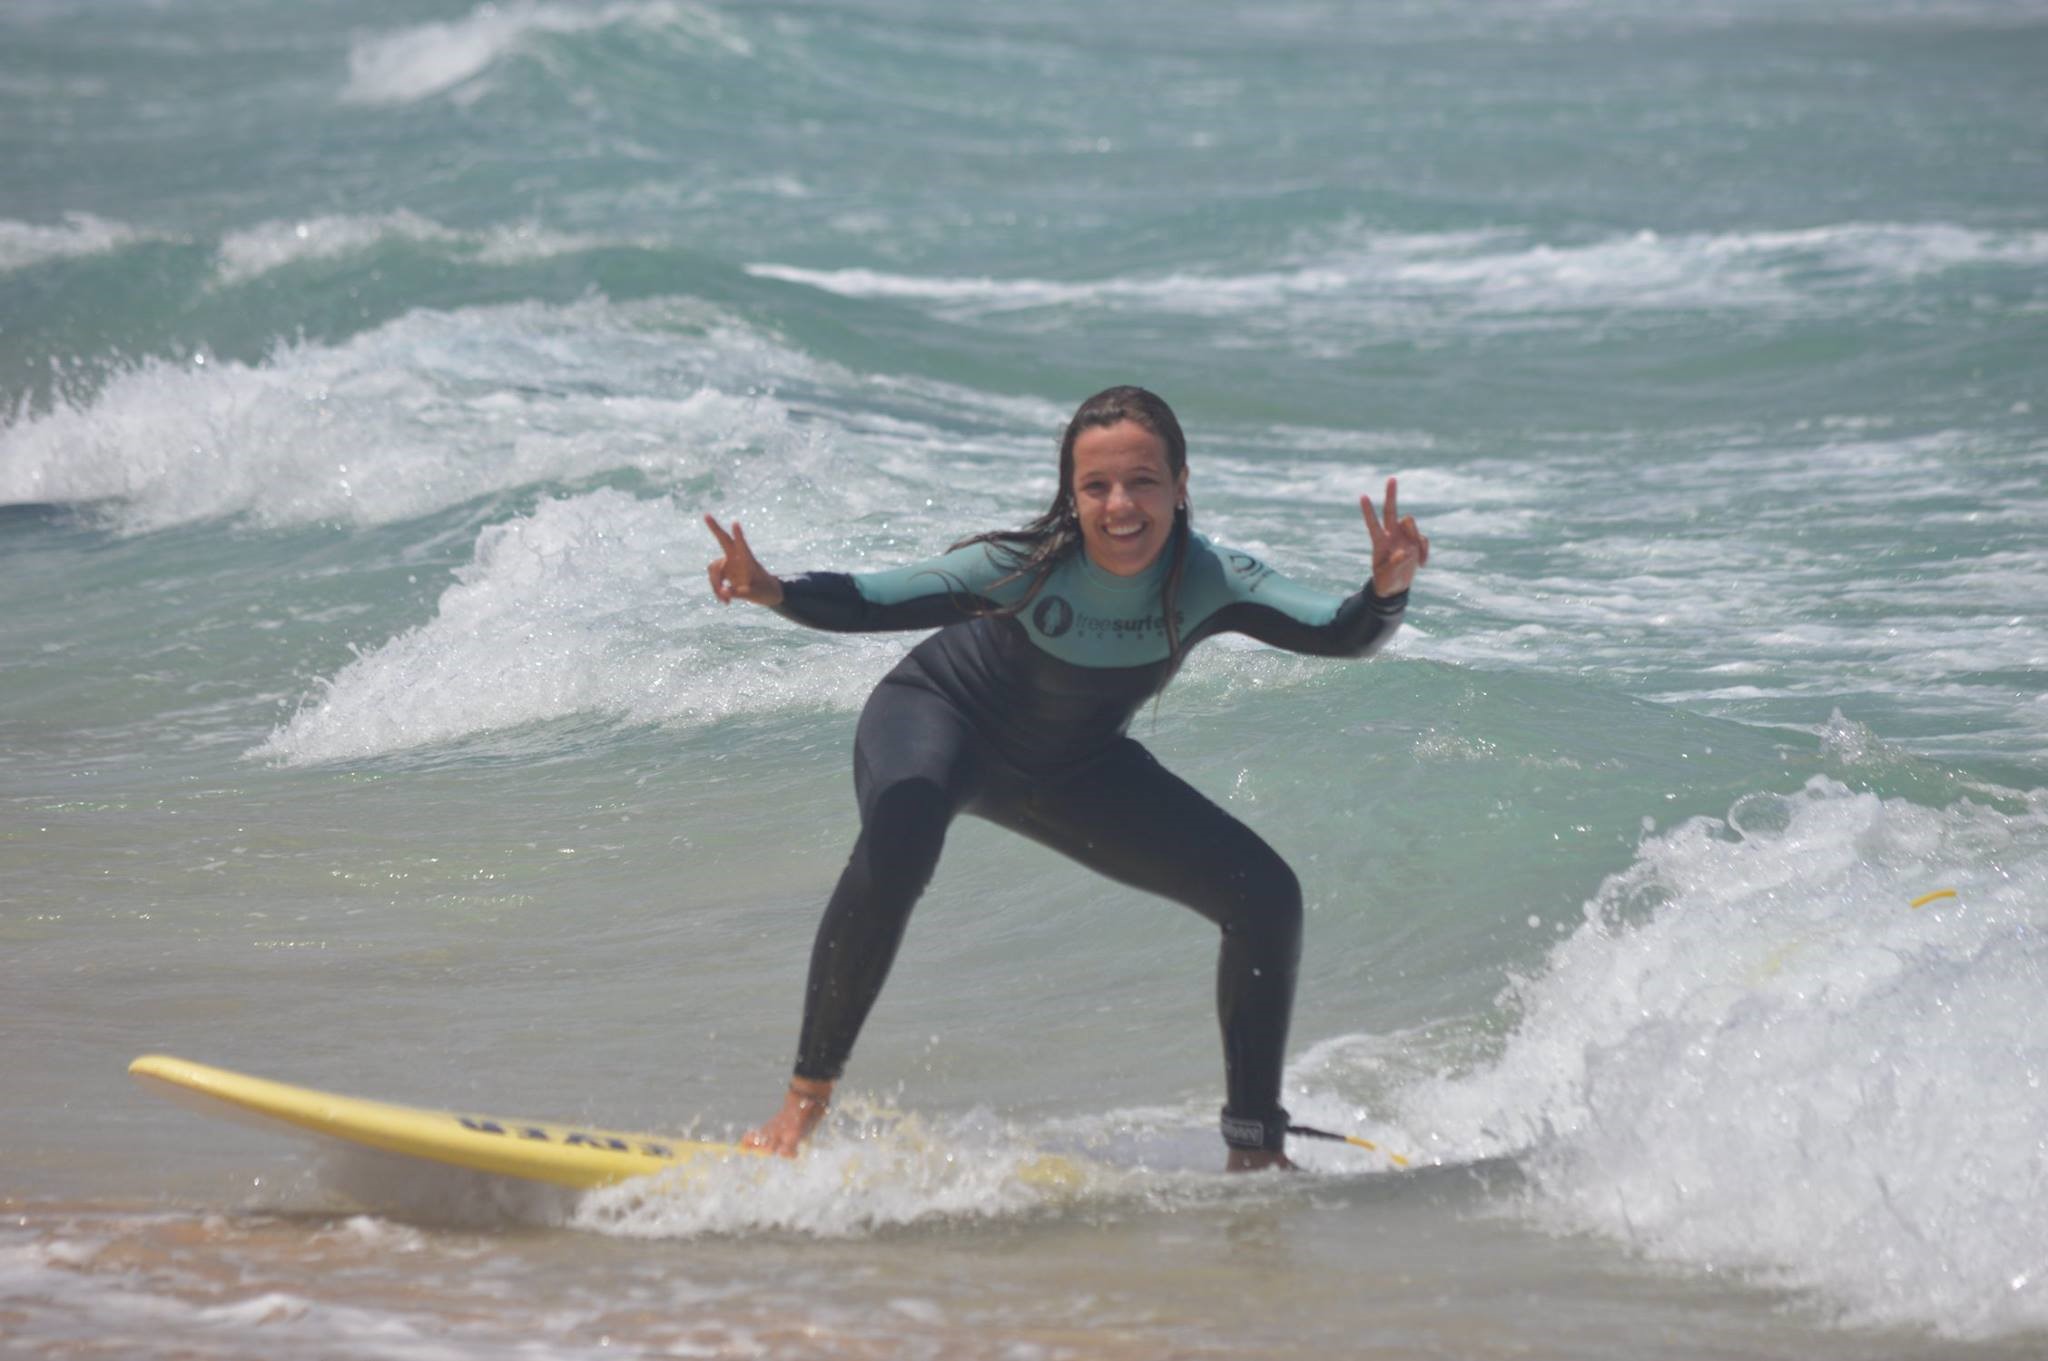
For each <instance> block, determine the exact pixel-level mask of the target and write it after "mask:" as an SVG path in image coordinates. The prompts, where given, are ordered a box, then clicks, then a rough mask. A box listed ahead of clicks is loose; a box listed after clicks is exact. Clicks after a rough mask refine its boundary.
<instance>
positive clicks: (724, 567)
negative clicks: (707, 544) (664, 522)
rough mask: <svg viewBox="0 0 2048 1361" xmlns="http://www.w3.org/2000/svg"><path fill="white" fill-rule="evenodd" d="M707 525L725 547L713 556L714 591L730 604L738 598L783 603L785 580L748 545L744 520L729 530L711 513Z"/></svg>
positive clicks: (713, 592)
mask: <svg viewBox="0 0 2048 1361" xmlns="http://www.w3.org/2000/svg"><path fill="white" fill-rule="evenodd" d="M704 527H705V528H706V529H709V530H710V531H711V537H712V538H714V539H717V540H718V547H719V549H720V550H721V551H720V553H719V556H717V557H715V558H713V559H712V560H711V565H710V572H711V594H713V595H715V596H717V597H718V599H719V601H720V603H722V604H726V605H730V604H732V602H733V601H734V600H736V599H737V600H751V601H753V602H754V603H755V604H756V605H767V606H770V607H773V606H776V605H780V604H781V603H782V581H781V579H780V578H778V577H777V576H776V575H775V574H774V573H772V572H770V571H769V570H768V569H767V568H765V567H763V566H762V565H761V564H760V562H759V560H758V559H756V558H755V557H754V550H753V549H752V548H751V547H749V546H748V544H747V534H746V531H745V530H743V529H741V528H740V522H739V521H738V520H734V521H733V522H732V530H731V532H729V533H728V532H727V531H726V530H723V529H720V528H719V527H718V521H716V520H714V519H712V518H711V517H710V516H709V515H707V516H705V517H704Z"/></svg>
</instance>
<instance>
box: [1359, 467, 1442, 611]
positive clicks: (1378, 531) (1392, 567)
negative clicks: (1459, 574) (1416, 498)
mask: <svg viewBox="0 0 2048 1361" xmlns="http://www.w3.org/2000/svg"><path fill="white" fill-rule="evenodd" d="M1358 507H1359V509H1360V510H1363V511H1364V512H1365V527H1366V528H1367V529H1368V530H1370V531H1371V532H1372V589H1373V593H1374V594H1375V595H1378V596H1380V597H1381V598H1385V597H1387V596H1391V595H1399V594H1401V592H1403V591H1405V590H1407V589H1408V587H1409V586H1410V585H1412V584H1413V583H1414V581H1415V569H1416V568H1418V567H1421V566H1422V565H1423V564H1424V563H1426V562H1428V561H1429V540H1428V539H1426V538H1424V537H1423V535H1422V531H1421V530H1420V529H1417V528H1416V527H1415V517H1414V516H1413V515H1409V516H1405V517H1404V516H1402V515H1401V514H1400V513H1399V512H1398V511H1396V510H1395V508H1394V479H1393V478H1391V477H1390V478H1388V479H1387V513H1386V515H1385V517H1384V518H1382V517H1380V516H1377V515H1375V514H1374V513H1373V508H1372V498H1371V497H1370V496H1361V497H1359V498H1358Z"/></svg>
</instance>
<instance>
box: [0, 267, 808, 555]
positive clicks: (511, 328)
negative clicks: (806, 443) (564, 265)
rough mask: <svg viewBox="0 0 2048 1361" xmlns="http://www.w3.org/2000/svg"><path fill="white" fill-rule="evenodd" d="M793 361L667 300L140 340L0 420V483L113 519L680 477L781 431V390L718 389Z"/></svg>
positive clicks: (13, 495)
mask: <svg viewBox="0 0 2048 1361" xmlns="http://www.w3.org/2000/svg"><path fill="white" fill-rule="evenodd" d="M807 371H808V366H807V364H806V361H804V360H803V359H801V358H800V357H799V356H796V355H794V354H792V353H790V352H789V351H788V350H786V349H784V348H783V347H781V346H778V345H775V344H774V343H772V342H770V341H767V340H764V339H762V338H761V337H759V336H757V335H755V334H753V333H751V332H749V331H746V330H744V329H742V328H740V327H737V326H735V325H732V324H731V323H728V322H724V321H722V320H720V319H718V318H717V317H716V316H715V315H714V314H708V313H705V314H701V315H693V314H690V313H689V310H688V305H687V304H685V305H681V308H680V310H679V309H678V308H677V307H676V306H674V305H667V304H635V305H630V306H615V305H613V304H610V303H608V302H605V301H603V300H601V299H591V300H588V301H585V302H580V303H576V304H573V305H570V306H567V307H549V306H544V305H541V304H535V303H521V304H513V305H509V306H502V307H489V308H476V309H468V310H464V311H458V312H445V313H441V312H414V313H410V314H408V315H406V316H404V317H401V318H399V319H398V320H396V321H393V322H390V323H388V324H386V325H384V326H380V327H377V328H376V329H374V330H371V331H367V332H364V333H362V334H359V335H357V336H354V337H352V338H350V339H349V340H348V341H346V342H344V343H342V344H339V345H334V346H327V345H320V344H314V343H311V342H304V343H299V344H293V345H285V346H281V347H279V348H278V349H277V350H276V351H274V352H273V353H272V354H271V355H270V357H269V358H268V359H266V360H265V361H264V362H262V363H260V364H253V365H252V364H243V363H239V362H231V361H220V360H210V359H208V358H206V357H205V356H197V357H194V358H193V359H191V360H189V361H185V362H177V361H171V360H164V359H151V360H148V361H145V362H144V363H142V364H140V365H138V366H137V367H135V368H133V369H131V370H128V371H127V372H124V373H122V374H119V375H117V376H116V377H114V378H112V379H110V380H109V381H108V382H107V383H106V385H105V386H104V387H103V388H102V389H101V390H100V391H99V392H98V393H97V394H96V395H94V396H93V397H92V398H90V399H89V400H87V401H85V402H83V403H81V404H77V405H72V404H68V403H66V404H61V405H59V406H58V407H57V408H56V409H55V410H52V411H49V412H46V413H43V414H40V415H34V416H30V417H28V418H26V419H24V420H21V421H19V422H17V423H15V424H13V425H10V426H7V427H6V428H4V429H0V504H8V503H36V502H43V503H68V504H79V503H92V502H107V503H108V506H107V513H108V515H109V516H110V518H111V519H112V521H113V523H114V524H115V525H116V526H117V527H118V528H120V529H122V530H124V531H127V532H131V533H140V532H147V531H150V530H155V529H162V528H165V527H168V526H172V525H180V524H188V523H192V522H194V521H200V520H211V519H222V518H230V517H236V518H242V519H246V520H247V521H249V522H252V523H254V524H258V525H265V526H278V525H292V524H306V523H317V522H321V521H341V522H346V523H352V524H357V525H373V524H385V523H390V522H393V521H397V520H404V519H409V518H413V517H416V516H420V515H424V514H428V513H431V512H433V511H436V510H439V509H442V508H445V507H448V506H453V505H460V504H462V503H464V502H466V501H469V500H471V499H473V498H475V497H477V496H480V495H484V494H486V493H490V492H495V491H501V490H504V489H507V488H512V487H519V486H525V485H528V484H531V483H536V482H541V481H546V480H552V479H564V478H577V477H584V476H590V475H592V474H596V473H600V472H605V471H608V470H614V469H627V468H637V469H639V470H641V471H643V472H647V473H650V474H653V475H655V476H657V477H658V478H659V479H662V480H681V479H683V478H687V477H690V476H694V475H698V474H701V473H703V472H705V471H708V470H709V469H711V468H712V467H714V466H717V465H716V462H715V460H716V459H717V458H720V457H726V456H730V455H731V454H732V452H733V451H735V450H737V449H743V448H749V447H761V446H763V445H769V444H775V443H777V442H781V443H789V442H791V441H794V440H796V439H798V438H799V437H798V436H796V435H794V434H792V433H791V432H790V431H789V428H788V421H787V415H786V412H785V410H784V408H783V407H782V405H781V404H780V403H778V402H775V401H773V400H772V399H769V398H765V397H749V396H735V395H731V394H732V393H733V392H736V391H743V390H745V389H747V388H751V387H756V386H760V385H763V384H764V383H766V382H772V381H774V380H776V379H778V378H787V377H790V376H793V375H799V374H802V373H805V372H807ZM542 384H545V386H542ZM605 394H617V395H605Z"/></svg>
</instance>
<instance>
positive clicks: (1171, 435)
mask: <svg viewBox="0 0 2048 1361" xmlns="http://www.w3.org/2000/svg"><path fill="white" fill-rule="evenodd" d="M1124 421H1135V422H1136V423H1137V424H1139V425H1141V426H1143V427H1144V428H1145V429H1147V430H1149V431H1151V432H1152V433H1153V434H1154V435H1156V436H1158V437H1159V442H1160V443H1161V444H1163V445H1165V446H1166V472H1167V477H1168V479H1169V480H1170V481H1173V482H1175V483H1178V482H1179V481H1180V475H1181V474H1182V473H1183V472H1186V471H1187V466H1188V440H1187V436H1186V435H1183V434H1182V433H1181V429H1180V420H1179V418H1178V417H1176V416H1175V415H1174V414H1173V408H1172V407H1170V406H1168V405H1167V404H1166V402H1165V399H1163V398H1162V397H1160V396H1159V395H1158V394H1157V393H1154V392H1148V391H1146V390H1145V389H1144V388H1141V387H1128V386H1126V387H1113V388H1104V389H1103V390H1102V391H1100V392H1098V393H1096V394H1095V395H1094V396H1093V397H1090V398H1089V399H1088V400H1087V401H1085V402H1083V403H1081V405H1080V408H1079V409H1078V410H1076V411H1075V412H1074V418H1073V419H1072V420H1070V421H1068V422H1067V429H1066V433H1065V434H1063V435H1062V436H1060V483H1059V488H1058V490H1056V491H1055V492H1054V493H1053V497H1052V504H1051V505H1050V506H1048V507H1046V510H1045V514H1043V515H1041V516H1039V517H1038V518H1037V519H1035V520H1033V521H1032V522H1031V523H1030V524H1027V525H1025V526H1024V527H1023V528H1022V529H998V530H992V531H990V532H989V533H986V534H976V535H973V536H972V537H970V538H965V539H962V540H961V541H960V542H959V543H956V544H954V545H953V547H955V548H965V547H966V546H967V545H968V544H971V543H985V544H989V545H991V546H992V547H994V548H995V549H997V550H998V551H999V552H1001V553H1002V554H1003V555H1004V557H1005V559H1006V560H1007V561H1008V563H1009V566H1010V569H1011V570H1010V574H1009V575H1008V576H1006V577H1004V578H1003V579H1002V582H999V583H997V584H999V585H1000V584H1003V583H1007V582H1011V581H1016V580H1018V579H1019V578H1029V579H1030V582H1031V585H1030V587H1029V589H1027V590H1026V591H1025V592H1024V595H1023V598H1022V599H1020V600H1018V601H1017V603H1016V604H1014V605H1008V606H1004V607H1003V608H1001V609H998V610H995V611H993V613H996V614H1003V615H1011V614H1019V613H1022V612H1023V609H1024V607H1025V606H1026V605H1029V604H1030V603H1031V601H1032V599H1033V597H1035V596H1036V595H1037V594H1038V593H1039V591H1041V590H1043V589H1044V588H1045V583H1046V581H1047V579H1048V578H1050V577H1051V576H1052V574H1053V569H1055V568H1056V567H1058V566H1059V565H1060V563H1061V562H1063V561H1065V560H1066V559H1067V557H1069V556H1070V555H1072V554H1074V553H1079V552H1081V551H1083V550H1082V546H1081V517H1080V515H1079V514H1078V513H1077V512H1076V511H1075V509H1074V445H1075V443H1076V442H1077V441H1079V440H1080V438H1081V432H1082V431H1084V430H1098V429H1105V428H1107V427H1109V426H1112V425H1118V424H1121V423H1122V422H1124ZM1193 519H1194V513H1193V512H1192V511H1191V510H1189V508H1188V503H1187V498H1186V497H1185V496H1183V497H1182V498H1181V500H1180V502H1179V504H1178V505H1176V506H1175V507H1174V511H1173V533H1172V534H1171V535H1170V536H1169V538H1168V540H1167V547H1166V551H1167V552H1169V553H1171V554H1172V555H1173V556H1172V558H1171V559H1170V560H1169V562H1168V564H1167V568H1166V581H1165V583H1164V585H1163V586H1162V587H1161V589H1160V593H1159V596H1160V600H1159V603H1160V608H1161V610H1162V611H1163V612H1164V615H1165V619H1166V652H1167V660H1168V662H1169V663H1172V664H1176V665H1177V664H1178V662H1179V660H1180V620H1179V617H1178V615H1179V611H1178V609H1177V608H1176V607H1177V606H1178V604H1179V603H1180V578H1181V573H1182V571H1183V570H1185V568H1186V567H1187V560H1188V526H1189V524H1190V523H1191V522H1192V521H1193Z"/></svg>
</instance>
